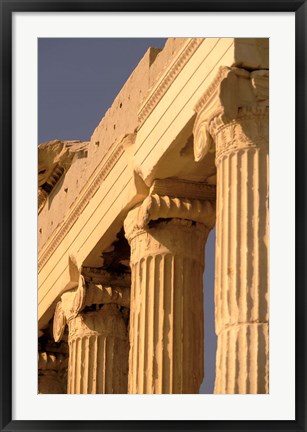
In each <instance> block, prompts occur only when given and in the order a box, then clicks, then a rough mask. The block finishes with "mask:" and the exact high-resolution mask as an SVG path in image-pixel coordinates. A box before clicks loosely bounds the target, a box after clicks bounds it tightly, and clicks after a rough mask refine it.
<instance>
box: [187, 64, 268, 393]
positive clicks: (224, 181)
mask: <svg viewBox="0 0 307 432" xmlns="http://www.w3.org/2000/svg"><path fill="white" fill-rule="evenodd" d="M196 110H197V112H198V116H197V119H196V123H195V128H194V138H195V158H196V160H200V159H202V158H203V157H205V155H206V153H207V152H208V151H209V152H210V151H215V152H216V167H217V210H216V216H217V220H216V270H215V318H216V333H217V336H218V346H217V356H216V382H215V393H243V394H245V393H268V391H269V292H268V289H269V287H268V253H269V252H268V248H269V217H268V208H269V200H268V179H269V175H268V160H269V159H268V150H269V145H268V136H269V131H268V71H255V72H251V73H250V72H247V71H245V70H241V69H235V68H234V69H229V68H222V69H221V70H220V72H219V75H218V76H217V78H216V80H215V81H214V82H213V84H212V86H211V87H210V88H209V90H208V92H207V93H206V94H205V95H204V96H203V98H202V99H201V100H200V102H199V104H198V106H197V107H196Z"/></svg>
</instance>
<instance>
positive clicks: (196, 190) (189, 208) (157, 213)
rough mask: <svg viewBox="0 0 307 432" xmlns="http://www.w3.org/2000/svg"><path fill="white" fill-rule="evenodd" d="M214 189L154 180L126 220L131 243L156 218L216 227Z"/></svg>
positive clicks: (206, 186) (195, 184)
mask: <svg viewBox="0 0 307 432" xmlns="http://www.w3.org/2000/svg"><path fill="white" fill-rule="evenodd" d="M214 199H215V188H214V187H212V186H208V185H206V184H200V183H192V182H186V181H181V180H175V179H165V180H155V181H154V183H153V185H152V187H151V189H150V194H149V196H148V197H147V198H146V199H145V200H144V201H143V203H142V204H139V205H138V206H136V207H135V208H134V209H132V210H130V212H129V214H128V216H127V217H126V219H125V223H124V226H125V233H126V237H127V239H128V241H129V242H130V241H131V240H132V239H133V238H134V237H135V236H136V235H138V234H139V233H142V232H144V231H146V230H147V229H148V227H149V223H150V222H152V221H157V220H158V219H164V220H165V219H185V220H189V221H192V222H198V223H201V224H203V225H205V226H206V227H207V228H209V229H212V228H213V226H214V224H215V204H214Z"/></svg>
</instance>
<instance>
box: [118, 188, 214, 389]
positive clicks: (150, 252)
mask: <svg viewBox="0 0 307 432" xmlns="http://www.w3.org/2000/svg"><path fill="white" fill-rule="evenodd" d="M161 182H162V181H156V182H155V183H154V185H153V188H152V189H151V194H150V196H149V197H148V198H147V199H145V201H144V202H143V203H142V205H140V206H139V207H137V208H135V209H133V210H131V211H130V213H129V214H128V216H127V219H126V221H125V231H126V236H127V238H128V240H129V243H130V245H131V277H132V286H131V313H130V354H129V383H128V392H129V393H130V394H153V393H154V394H161V393H168V394H171V393H198V392H199V387H200V385H201V383H202V381H203V377H204V346H203V343H204V317H203V271H204V249H205V243H206V239H207V236H208V233H209V231H210V229H211V228H212V226H213V225H214V221H215V208H214V205H213V204H212V202H210V201H206V200H205V199H204V200H201V199H188V198H183V197H178V196H177V197H172V196H170V195H158V194H157V193H155V191H156V190H159V192H160V193H161V192H163V187H161ZM162 183H163V182H162ZM165 183H166V184H167V181H165ZM178 185H180V182H178V184H177V186H178ZM182 187H183V190H182V195H184V194H185V195H188V190H189V187H188V186H187V184H184V185H183V186H182ZM196 188H197V187H196ZM200 188H201V186H200ZM175 189H178V187H177V188H175ZM175 189H174V188H172V189H171V190H173V191H174V190H175ZM192 189H193V190H194V191H195V185H193V188H192ZM209 189H210V188H209ZM211 189H212V188H211ZM169 192H171V191H169ZM214 192H215V190H214ZM211 194H212V190H211ZM192 195H193V194H192ZM214 195H215V193H214ZM197 196H198V197H199V194H198V195H197Z"/></svg>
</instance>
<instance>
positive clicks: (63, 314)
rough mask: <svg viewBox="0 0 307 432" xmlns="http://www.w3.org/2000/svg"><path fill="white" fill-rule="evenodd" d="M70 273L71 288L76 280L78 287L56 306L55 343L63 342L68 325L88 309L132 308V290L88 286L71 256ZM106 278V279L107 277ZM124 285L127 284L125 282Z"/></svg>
mask: <svg viewBox="0 0 307 432" xmlns="http://www.w3.org/2000/svg"><path fill="white" fill-rule="evenodd" d="M69 271H70V279H71V282H70V286H72V287H73V284H74V283H75V281H76V280H77V281H78V284H77V287H75V288H74V287H73V288H72V289H69V290H67V291H65V292H63V293H62V296H61V300H60V301H59V302H58V303H57V305H56V308H55V313H54V317H53V337H54V340H55V342H59V341H61V339H62V337H63V335H64V331H65V327H66V324H69V323H70V321H72V320H73V319H75V318H76V317H78V316H79V315H80V313H81V312H82V311H83V310H84V309H85V308H86V307H90V306H92V305H102V304H115V305H119V306H122V307H125V308H129V307H130V289H129V288H128V287H127V286H118V287H111V286H108V285H107V286H106V285H104V284H97V283H93V282H89V283H88V284H87V283H86V281H85V278H84V276H83V275H82V274H81V268H78V265H77V262H76V259H75V257H74V256H73V255H70V256H69ZM104 276H105V277H106V275H104ZM109 282H111V281H109ZM120 282H122V281H119V283H120ZM115 283H116V281H115ZM124 283H127V282H126V281H124Z"/></svg>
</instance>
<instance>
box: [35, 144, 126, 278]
mask: <svg viewBox="0 0 307 432" xmlns="http://www.w3.org/2000/svg"><path fill="white" fill-rule="evenodd" d="M126 138H127V136H125V137H124V138H123V139H122V140H121V141H120V142H119V143H118V145H117V146H116V147H115V148H114V150H113V151H112V153H111V154H110V156H109V157H108V158H107V159H106V160H105V162H104V163H103V161H102V165H101V166H100V168H99V169H98V173H97V175H96V176H95V178H94V180H93V181H92V182H91V183H90V185H89V186H88V188H87V190H86V191H85V192H84V194H83V195H82V197H81V199H80V200H79V201H78V202H77V203H76V205H75V207H74V208H73V209H72V211H71V213H70V215H69V216H68V218H67V219H66V220H65V221H64V222H63V223H62V225H61V226H60V227H59V229H58V231H57V232H56V233H55V234H54V235H53V238H52V239H51V240H50V241H49V242H48V244H47V246H46V247H45V248H43V249H44V250H43V251H42V252H41V254H40V256H39V259H38V271H40V270H41V269H42V267H43V266H44V265H45V263H46V262H47V261H48V259H49V258H50V256H51V255H52V254H53V252H54V251H55V249H56V248H57V247H58V245H59V244H60V243H61V241H62V240H63V238H64V237H65V236H66V234H67V233H68V232H69V230H70V229H71V227H72V226H73V225H74V223H75V222H76V221H77V219H78V218H79V217H80V215H81V214H82V212H83V210H84V209H85V207H86V206H87V204H88V203H89V201H90V200H91V198H92V197H93V196H94V195H95V193H96V192H97V190H98V189H99V187H100V186H101V184H102V182H103V181H104V180H105V179H106V177H107V176H108V174H109V173H110V171H111V169H112V168H113V166H114V165H115V164H116V162H117V161H118V160H119V158H120V157H121V156H122V154H123V153H124V141H125V139H126Z"/></svg>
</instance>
